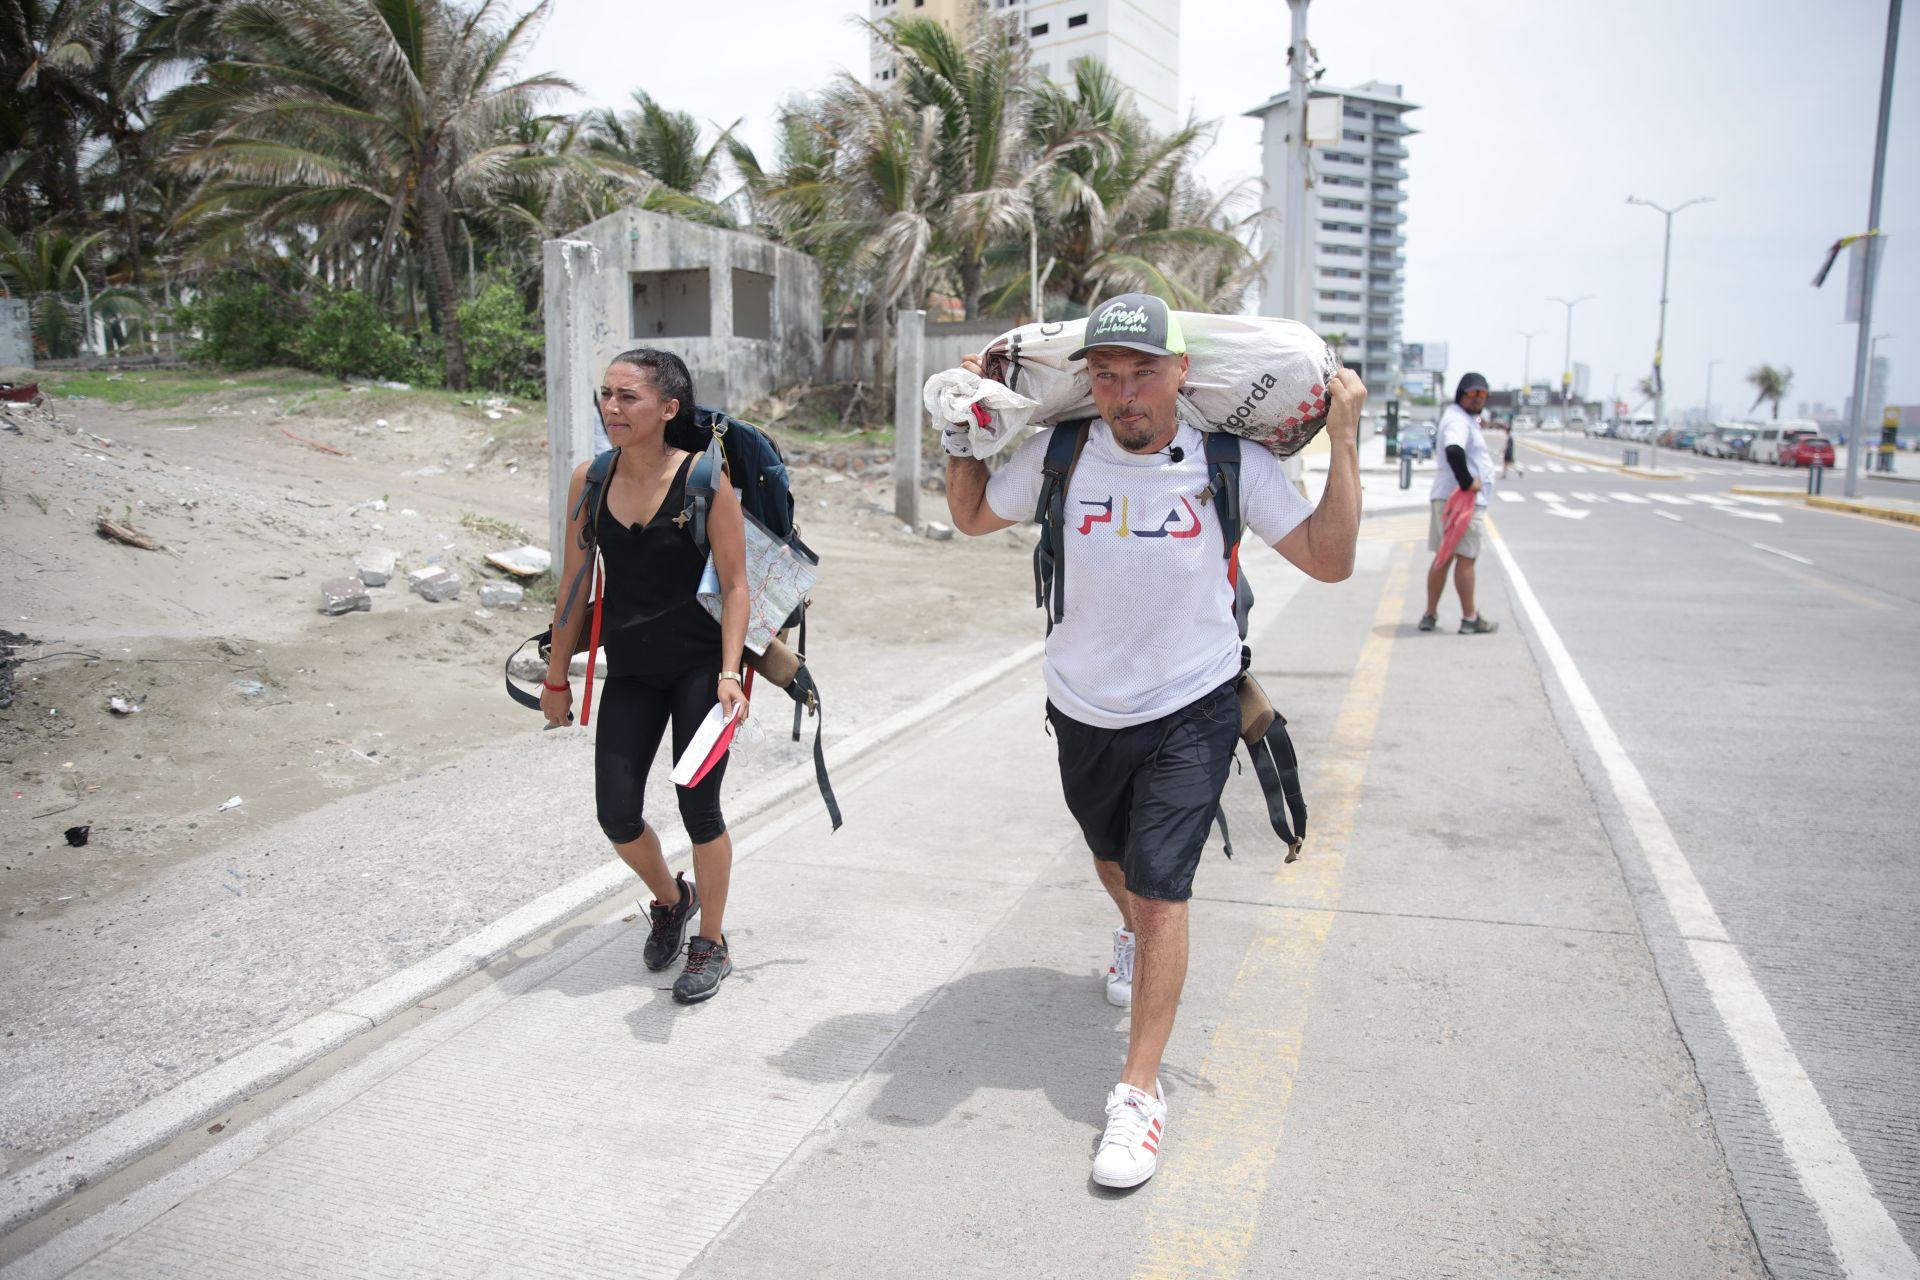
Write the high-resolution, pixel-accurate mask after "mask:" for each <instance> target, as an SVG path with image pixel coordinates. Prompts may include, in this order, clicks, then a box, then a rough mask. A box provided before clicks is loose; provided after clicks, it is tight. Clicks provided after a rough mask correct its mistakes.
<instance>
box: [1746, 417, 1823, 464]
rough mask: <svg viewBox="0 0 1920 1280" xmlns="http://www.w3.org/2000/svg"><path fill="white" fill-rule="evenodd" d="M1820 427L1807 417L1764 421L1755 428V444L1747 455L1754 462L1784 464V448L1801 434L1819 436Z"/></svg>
mask: <svg viewBox="0 0 1920 1280" xmlns="http://www.w3.org/2000/svg"><path fill="white" fill-rule="evenodd" d="M1819 434H1820V428H1818V427H1816V426H1815V425H1814V424H1813V423H1811V422H1808V421H1806V420H1805V419H1794V418H1789V419H1787V420H1786V421H1784V422H1763V423H1760V424H1759V425H1757V426H1756V427H1754V429H1753V444H1752V445H1751V446H1749V447H1748V449H1747V457H1748V459H1749V460H1751V461H1753V462H1765V463H1769V464H1771V465H1773V466H1782V465H1784V462H1783V450H1784V449H1785V448H1786V446H1787V445H1789V444H1791V443H1792V442H1793V441H1794V440H1795V439H1797V438H1799V437H1801V436H1817V435H1819Z"/></svg>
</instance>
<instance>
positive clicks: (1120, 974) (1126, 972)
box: [1107, 929, 1133, 1009]
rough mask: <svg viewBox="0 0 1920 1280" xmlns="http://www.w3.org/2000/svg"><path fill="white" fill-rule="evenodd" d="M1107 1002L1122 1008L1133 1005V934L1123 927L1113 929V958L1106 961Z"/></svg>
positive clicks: (1129, 1007) (1128, 1007)
mask: <svg viewBox="0 0 1920 1280" xmlns="http://www.w3.org/2000/svg"><path fill="white" fill-rule="evenodd" d="M1107 1003H1108V1004H1110V1005H1115V1006H1118V1007H1119V1008H1122V1009H1131V1008H1132V1007H1133V935H1132V934H1131V933H1128V932H1127V931H1126V930H1125V929H1115V930H1114V931H1113V959H1112V960H1111V961H1109V962H1108V963H1107Z"/></svg>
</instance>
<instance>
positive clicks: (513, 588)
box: [480, 582, 527, 609]
mask: <svg viewBox="0 0 1920 1280" xmlns="http://www.w3.org/2000/svg"><path fill="white" fill-rule="evenodd" d="M526 594H527V592H526V588H524V587H522V586H521V585H520V584H519V583H517V582H483V583H481V584H480V605H481V607H482V608H487V609H495V608H505V609H518V608H519V607H520V602H521V600H522V599H523V598H525V596H526Z"/></svg>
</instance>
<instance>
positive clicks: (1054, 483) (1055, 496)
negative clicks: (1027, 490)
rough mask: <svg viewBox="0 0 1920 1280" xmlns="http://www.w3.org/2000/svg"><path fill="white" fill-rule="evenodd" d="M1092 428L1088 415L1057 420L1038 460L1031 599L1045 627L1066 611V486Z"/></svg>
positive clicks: (1051, 625) (1051, 626)
mask: <svg viewBox="0 0 1920 1280" xmlns="http://www.w3.org/2000/svg"><path fill="white" fill-rule="evenodd" d="M1092 431H1093V420H1092V419H1091V418H1089V419H1086V420H1084V421H1081V422H1063V423H1061V424H1059V425H1058V426H1056V427H1055V428H1054V429H1053V435H1052V436H1050V437H1048V439H1047V452H1046V456H1045V457H1044V458H1042V459H1041V461H1040V502H1039V505H1038V506H1037V508H1036V509H1035V510H1034V513H1033V520H1034V523H1035V524H1037V525H1039V526H1040V541H1039V542H1037V543H1035V544H1034V548H1033V595H1034V601H1033V602H1034V603H1035V604H1036V605H1038V606H1039V607H1041V608H1043V609H1045V610H1046V611H1047V630H1048V631H1052V630H1053V625H1054V623H1056V622H1058V621H1059V620H1060V619H1061V618H1062V617H1063V616H1065V614H1066V611H1067V573H1066V553H1067V544H1066V534H1067V486H1068V485H1069V484H1070V483H1071V482H1072V480H1073V469H1074V467H1075V466H1077V465H1078V464H1079V462H1080V454H1081V452H1082V451H1083V450H1085V449H1086V447H1087V437H1088V436H1089V435H1090V434H1092ZM1049 596H1051V597H1052V599H1051V601H1049V599H1048V597H1049Z"/></svg>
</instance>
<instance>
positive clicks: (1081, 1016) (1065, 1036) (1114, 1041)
mask: <svg viewBox="0 0 1920 1280" xmlns="http://www.w3.org/2000/svg"><path fill="white" fill-rule="evenodd" d="M922 1000H925V1001H926V1004H925V1007H924V1008H920V1009H919V1012H918V1013H917V1014H916V1013H914V1012H913V1010H914V1009H915V1008H916V1007H918V1006H919V1005H920V1004H921V1001H922ZM903 1013H905V1014H906V1015H907V1016H908V1017H910V1018H911V1021H910V1022H909V1023H908V1025H907V1027H906V1029H905V1030H903V1031H902V1032H901V1033H900V1034H899V1035H898V1036H897V1037H896V1038H895V1039H894V1040H893V1042H892V1043H891V1044H889V1045H887V1046H886V1047H885V1049H884V1050H883V1051H881V1053H880V1054H879V1056H878V1057H877V1058H876V1057H875V1056H874V1054H873V1047H872V1042H873V1036H874V1029H875V1028H874V1022H875V1018H874V1015H873V1014H872V1013H865V1014H842V1015H839V1016H836V1017H832V1018H828V1019H826V1020H824V1021H822V1022H820V1023H817V1024H815V1025H814V1026H813V1027H812V1028H811V1029H810V1030H808V1031H807V1032H806V1033H805V1034H804V1035H802V1036H801V1037H800V1038H799V1039H798V1040H796V1041H794V1042H793V1044H792V1045H791V1046H789V1047H788V1048H787V1049H786V1050H784V1051H783V1052H781V1053H779V1054H777V1055H775V1056H774V1057H772V1058H769V1059H768V1062H769V1063H770V1064H771V1065H772V1066H774V1067H775V1068H777V1069H778V1070H779V1071H781V1072H782V1073H783V1074H786V1075H788V1076H792V1077H793V1078H795V1079H799V1080H808V1081H812V1082H815V1083H824V1082H828V1081H834V1080H851V1079H853V1078H855V1077H856V1076H859V1075H862V1074H864V1073H866V1072H868V1071H872V1072H874V1073H875V1074H885V1075H886V1076H887V1082H886V1083H885V1084H884V1085H883V1086H882V1087H881V1089H880V1092H879V1093H878V1094H877V1095H876V1096H875V1097H874V1100H873V1102H872V1104H871V1105H870V1106H869V1107H868V1108H867V1114H868V1115H870V1116H871V1117H873V1118H874V1119H876V1120H879V1121H881V1122H883V1123H885V1124H890V1125H899V1126H903V1127H907V1128H924V1127H927V1126H930V1125H936V1124H939V1123H940V1122H941V1121H942V1120H945V1119H946V1118H947V1117H948V1116H950V1115H952V1114H953V1113H954V1112H955V1111H956V1110H958V1109H959V1108H961V1107H962V1106H963V1105H964V1104H965V1103H966V1102H967V1101H968V1100H969V1099H970V1098H972V1097H973V1095H974V1094H975V1092H977V1091H978V1090H981V1089H1006V1090H1014V1091H1020V1092H1031V1091H1038V1092H1040V1093H1042V1094H1044V1095H1045V1096H1046V1099H1047V1101H1048V1103H1050V1104H1051V1105H1052V1107H1053V1109H1054V1110H1055V1111H1057V1112H1059V1113H1060V1115H1062V1116H1063V1117H1065V1118H1067V1119H1069V1120H1073V1121H1076V1122H1079V1123H1083V1124H1086V1125H1088V1126H1089V1127H1090V1128H1091V1130H1092V1133H1093V1141H1094V1142H1097V1141H1098V1138H1099V1134H1100V1131H1101V1128H1102V1126H1103V1125H1104V1123H1105V1122H1104V1119H1103V1113H1102V1108H1103V1106H1104V1104H1105V1102H1106V1097H1107V1092H1108V1090H1110V1089H1111V1088H1112V1087H1113V1083H1114V1081H1116V1080H1118V1079H1119V1078H1120V1068H1121V1065H1122V1063H1123V1061H1124V1060H1125V1058H1126V1052H1127V1011H1126V1010H1124V1009H1116V1008H1114V1007H1113V1006H1112V1005H1109V1004H1108V1003H1107V1002H1106V998H1105V993H1104V992H1103V991H1102V990H1101V986H1100V982H1099V979H1098V978H1096V977H1093V976H1091V975H1089V974H1073V973H1062V972H1060V971H1059V970H1057V969H1041V968H1033V967H1027V968H1008V969H987V970H981V971H977V972H973V973H969V974H967V975H966V976H965V977H962V978H959V979H956V980H955V981H953V982H949V983H947V984H945V985H943V986H941V987H939V988H937V989H936V990H935V991H934V992H933V994H932V998H931V999H927V997H925V996H921V997H916V998H915V999H912V1000H910V1001H908V1002H907V1003H906V1005H905V1006H904V1007H903ZM889 1021H891V1020H889ZM1161 1081H1162V1085H1163V1087H1164V1088H1165V1089H1166V1090H1167V1094H1168V1096H1169V1097H1170V1098H1171V1097H1173V1096H1174V1094H1175V1093H1176V1092H1178V1091H1181V1090H1184V1089H1195V1088H1197V1089H1201V1090H1205V1091H1208V1092H1211V1086H1209V1085H1206V1084H1204V1083H1200V1082H1197V1081H1196V1080H1195V1078H1194V1077H1193V1076H1192V1075H1191V1074H1189V1073H1186V1072H1184V1071H1180V1070H1177V1069H1173V1068H1171V1067H1170V1066H1169V1067H1163V1068H1162V1069H1161ZM1088 1154H1089V1156H1091V1154H1092V1148H1091V1146H1090V1147H1089V1150H1088Z"/></svg>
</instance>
